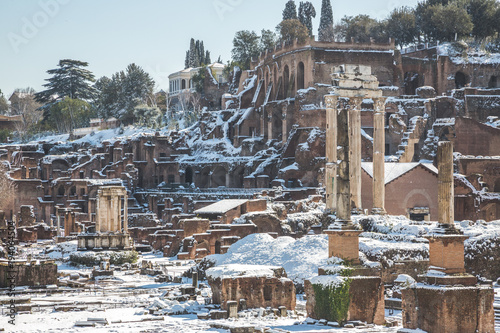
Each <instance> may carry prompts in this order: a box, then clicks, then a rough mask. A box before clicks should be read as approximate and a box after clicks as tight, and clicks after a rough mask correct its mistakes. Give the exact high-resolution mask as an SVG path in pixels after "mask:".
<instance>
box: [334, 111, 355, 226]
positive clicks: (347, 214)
mask: <svg viewBox="0 0 500 333" xmlns="http://www.w3.org/2000/svg"><path fill="white" fill-rule="evenodd" d="M348 125H349V111H348V110H347V108H345V107H342V108H341V109H340V111H339V113H338V116H337V129H338V142H337V144H338V145H339V146H340V148H341V149H340V154H339V156H337V157H338V159H339V160H340V164H339V165H338V166H337V177H336V178H335V180H336V183H337V221H339V222H341V223H346V224H347V223H350V222H351V198H350V196H351V186H350V177H349V168H350V166H349V158H350V156H349V155H350V154H349V127H348Z"/></svg>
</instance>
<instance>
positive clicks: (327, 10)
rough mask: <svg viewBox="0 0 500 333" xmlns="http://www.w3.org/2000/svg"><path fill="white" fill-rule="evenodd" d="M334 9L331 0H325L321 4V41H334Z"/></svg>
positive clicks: (319, 38)
mask: <svg viewBox="0 0 500 333" xmlns="http://www.w3.org/2000/svg"><path fill="white" fill-rule="evenodd" d="M333 38H334V33H333V11H332V3H331V2H330V0H323V2H322V4H321V19H320V22H319V29H318V40H319V41H321V42H333Z"/></svg>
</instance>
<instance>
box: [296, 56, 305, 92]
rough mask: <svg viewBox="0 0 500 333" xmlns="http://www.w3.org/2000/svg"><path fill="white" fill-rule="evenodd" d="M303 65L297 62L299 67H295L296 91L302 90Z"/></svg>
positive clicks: (303, 85)
mask: <svg viewBox="0 0 500 333" xmlns="http://www.w3.org/2000/svg"><path fill="white" fill-rule="evenodd" d="M304 75H305V73H304V63H303V62H302V61H301V62H299V66H298V67H297V90H300V89H304V87H305V84H304Z"/></svg>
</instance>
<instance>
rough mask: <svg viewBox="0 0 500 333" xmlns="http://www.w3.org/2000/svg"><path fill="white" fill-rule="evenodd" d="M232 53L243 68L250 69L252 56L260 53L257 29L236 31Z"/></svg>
mask: <svg viewBox="0 0 500 333" xmlns="http://www.w3.org/2000/svg"><path fill="white" fill-rule="evenodd" d="M231 55H232V57H233V60H234V61H236V62H238V63H239V64H240V65H241V66H242V67H243V69H249V68H250V60H251V59H252V57H257V56H258V55H259V36H258V35H257V34H256V33H255V31H248V30H242V31H238V32H236V34H235V36H234V39H233V49H232V50H231Z"/></svg>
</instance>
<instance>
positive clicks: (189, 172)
mask: <svg viewBox="0 0 500 333" xmlns="http://www.w3.org/2000/svg"><path fill="white" fill-rule="evenodd" d="M185 182H186V183H188V184H192V183H193V169H192V168H191V167H187V168H186V172H185Z"/></svg>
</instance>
